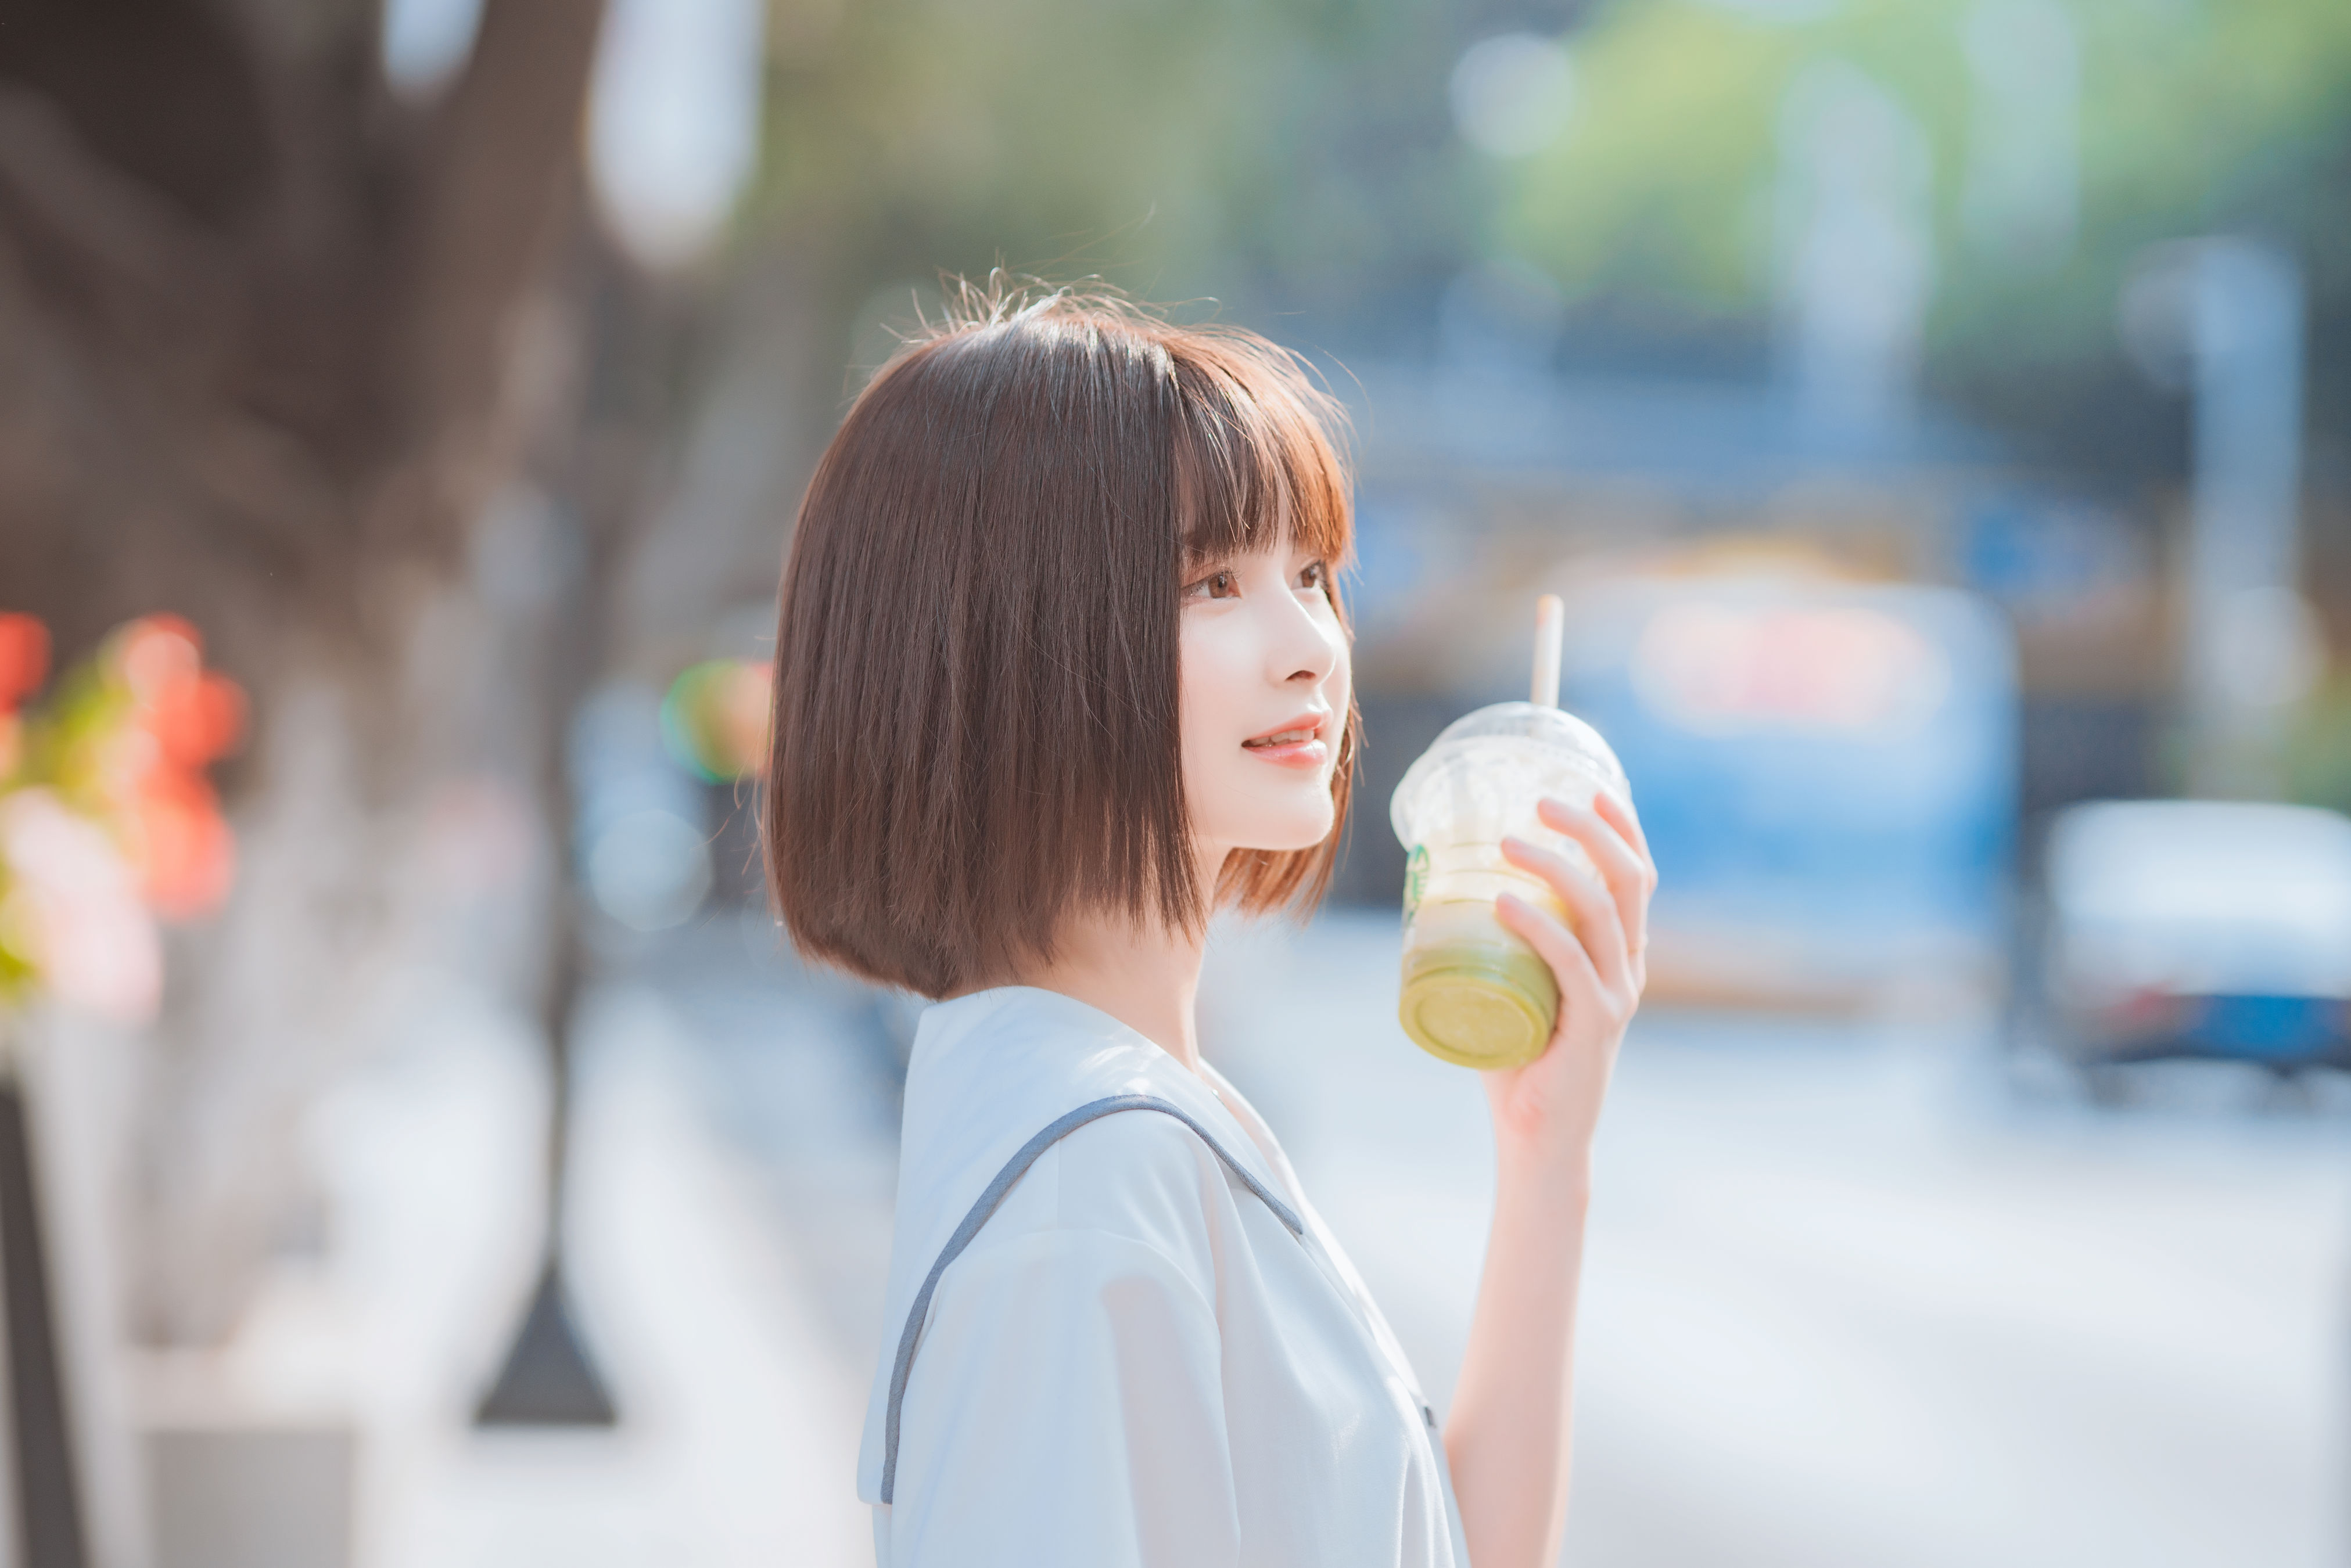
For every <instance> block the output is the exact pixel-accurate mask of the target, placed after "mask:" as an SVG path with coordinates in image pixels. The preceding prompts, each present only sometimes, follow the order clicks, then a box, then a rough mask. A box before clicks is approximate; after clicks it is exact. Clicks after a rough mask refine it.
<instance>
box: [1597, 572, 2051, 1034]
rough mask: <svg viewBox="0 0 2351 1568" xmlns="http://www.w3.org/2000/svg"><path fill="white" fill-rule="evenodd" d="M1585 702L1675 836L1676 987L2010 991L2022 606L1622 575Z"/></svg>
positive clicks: (1659, 834)
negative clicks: (2016, 612) (2016, 638)
mask: <svg viewBox="0 0 2351 1568" xmlns="http://www.w3.org/2000/svg"><path fill="white" fill-rule="evenodd" d="M1569 625H1570V628H1571V645H1570V655H1569V674H1568V684H1569V688H1570V693H1571V694H1570V696H1569V697H1568V699H1567V700H1568V702H1569V705H1570V706H1572V707H1573V708H1574V709H1575V711H1577V712H1579V713H1581V714H1583V716H1584V717H1585V718H1587V719H1589V720H1590V721H1591V722H1593V724H1595V725H1597V726H1598V727H1599V729H1600V731H1601V732H1602V733H1604V735H1606V736H1607V737H1608V739H1609V741H1610V742H1611V743H1612V744H1613V745H1614V747H1615V748H1616V752H1617V754H1618V755H1619V756H1620V757H1621V758H1622V759H1623V760H1624V763H1625V771H1626V773H1627V774H1629V775H1630V777H1631V779H1632V783H1633V790H1634V794H1635V799H1636V800H1637V801H1638V803H1639V806H1640V811H1641V817H1642V821H1643V824H1644V825H1645V826H1646V830H1647V832H1648V834H1649V838H1650V844H1651V847H1652V848H1653V850H1654V851H1655V853H1656V861H1657V868H1658V875H1659V888H1658V893H1657V897H1656V905H1655V907H1654V909H1653V912H1652V917H1651V918H1652V929H1653V931H1654V932H1655V945H1654V948H1653V952H1654V955H1655V956H1654V958H1653V961H1652V965H1651V986H1652V989H1653V991H1654V992H1657V993H1658V994H1660V995H1661V996H1667V997H1671V996H1676V995H1679V996H1683V997H1686V998H1692V999H1698V1000H1720V1001H1724V1002H1766V1003H1769V1002H1783V1003H1784V1002H1793V1003H1797V1004H1815V1005H1829V1006H1837V1005H1866V1004H1868V1003H1870V1002H1872V1001H1874V1000H1877V999H1880V998H1882V997H1883V996H1884V995H1885V994H1886V993H1887V992H1896V991H1900V990H1902V989H1904V988H1908V989H1910V990H1912V991H1914V992H1915V991H1916V990H1917V988H1919V987H1920V986H1922V985H1923V986H1926V987H1929V988H1934V989H1935V990H1936V991H1937V993H1938V994H1944V993H1947V992H1949V989H1950V988H1952V987H1954V986H1958V987H1962V988H1965V989H1966V990H1968V991H1970V992H1973V993H1978V994H1980V995H1982V996H1984V997H1985V998H1987V999H1989V998H1990V997H1991V996H1992V995H1994V994H1996V992H1997V989H1998V987H1999V984H2000V981H2001V969H2002V966H2003V963H2004V954H2005V949H2006V946H2007V942H2006V928H2007V916H2008V910H2009V908H2010V902H2011V900H2010V880H2011V862H2012V856H2013V850H2014V842H2015V830H2016V813H2017V805H2016V798H2017V782H2018V758H2017V743H2018V742H2017V698H2016V677H2015V659H2014V654H2013V649H2012V645H2011V637H2010V633H2009V630H2008V628H2007V625H2006V623H2005V621H2004V620H2003V619H2002V618H2001V616H2000V615H1999V614H1998V612H1997V611H1995V610H1994V609H1993V608H1992V607H1991V606H1990V605H1988V604H1987V603H1985V602H1984V601H1983V600H1981V599H1980V598H1977V597H1974V596H1972V595H1969V594H1965V593H1961V592H1959V591H1956V590H1953V589H1949V588H1940V587H1925V586H1919V585H1915V584H1888V583H1856V582H1849V581H1842V580H1837V579H1833V578H1826V577H1822V576H1689V577H1662V576H1660V577H1646V578H1635V579H1631V580H1618V581H1615V582H1612V583H1609V584H1607V585H1605V586H1604V587H1596V588H1594V589H1593V590H1592V591H1590V592H1587V593H1585V594H1583V595H1581V596H1579V597H1578V598H1577V599H1576V600H1575V601H1573V603H1572V605H1571V608H1570V613H1569Z"/></svg>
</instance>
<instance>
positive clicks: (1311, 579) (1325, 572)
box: [1298, 561, 1331, 593]
mask: <svg viewBox="0 0 2351 1568" xmlns="http://www.w3.org/2000/svg"><path fill="white" fill-rule="evenodd" d="M1298 586H1299V587H1301V588H1321V589H1322V591H1323V592H1325V593H1328V592H1330V590H1331V566H1330V563H1329V562H1327V561H1315V562H1313V563H1311V564H1310V565H1309V566H1307V568H1306V569H1305V570H1304V571H1302V572H1301V573H1299V574H1298Z"/></svg>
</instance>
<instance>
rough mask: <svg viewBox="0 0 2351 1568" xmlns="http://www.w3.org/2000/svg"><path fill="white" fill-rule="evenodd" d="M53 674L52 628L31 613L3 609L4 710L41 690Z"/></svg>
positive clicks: (0, 672)
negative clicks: (11, 611) (45, 681)
mask: <svg viewBox="0 0 2351 1568" xmlns="http://www.w3.org/2000/svg"><path fill="white" fill-rule="evenodd" d="M48 673H49V628H47V627H46V626H44V625H42V624H41V623H40V622H39V621H38V620H37V619H35V618H33V617H31V616H28V615H16V614H13V613H9V612H5V611H0V713H7V712H10V711H13V710H14V709H15V708H16V705H17V704H18V703H19V702H22V701H24V700H25V699H26V698H27V697H30V696H31V695H32V694H33V693H34V692H36V691H39V690H40V689H41V682H42V681H43V680H47V679H48Z"/></svg>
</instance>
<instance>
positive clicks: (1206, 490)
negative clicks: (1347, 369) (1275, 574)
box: [1174, 334, 1354, 570]
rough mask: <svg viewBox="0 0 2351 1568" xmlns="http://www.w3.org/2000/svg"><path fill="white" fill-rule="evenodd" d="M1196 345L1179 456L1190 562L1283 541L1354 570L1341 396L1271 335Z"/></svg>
mask: <svg viewBox="0 0 2351 1568" xmlns="http://www.w3.org/2000/svg"><path fill="white" fill-rule="evenodd" d="M1188 347H1189V348H1191V350H1192V351H1191V352H1190V353H1188V354H1186V355H1185V356H1184V357H1183V358H1181V359H1180V360H1179V361H1178V362H1177V364H1176V367H1175V376H1176V382H1177V387H1178V390H1179V397H1178V407H1179V409H1180V410H1181V413H1180V417H1179V420H1178V423H1177V428H1176V431H1175V453H1174V457H1175V468H1176V472H1177V476H1178V480H1179V504H1180V508H1181V511H1180V515H1181V517H1182V520H1183V529H1184V538H1183V545H1184V559H1185V562H1186V566H1197V565H1199V564H1201V563H1204V562H1208V561H1217V560H1223V559H1225V558H1227V557H1228V556H1238V555H1244V554H1247V553H1249V552H1251V551H1256V550H1270V549H1277V548H1280V547H1282V546H1285V545H1302V546H1303V547H1304V548H1306V549H1308V550H1310V551H1311V552H1313V553H1314V554H1315V555H1318V556H1323V557H1325V558H1326V559H1328V560H1329V561H1330V563H1331V565H1332V568H1333V569H1334V570H1335V569H1336V568H1338V567H1339V566H1343V564H1345V562H1346V560H1347V559H1348V556H1349V553H1350V552H1351V550H1352V549H1353V544H1354V529H1353V509H1352V508H1351V507H1350V505H1349V504H1348V499H1347V480H1346V470H1345V465H1344V462H1343V459H1342V457H1341V455H1340V452H1339V443H1340V441H1341V440H1343V437H1344V434H1345V431H1346V429H1347V421H1346V413H1345V410H1343V408H1342V407H1341V406H1340V404H1339V400H1337V399H1336V398H1333V397H1332V396H1331V394H1330V393H1329V392H1327V391H1325V390H1324V389H1322V388H1321V387H1319V386H1317V385H1316V384H1315V382H1314V380H1313V379H1312V377H1311V373H1310V372H1309V371H1308V369H1307V368H1306V366H1305V365H1304V364H1303V363H1302V362H1301V360H1300V359H1299V358H1297V357H1296V356H1295V355H1293V354H1291V353H1290V351H1288V350H1287V349H1283V348H1277V347H1275V346H1274V345H1272V344H1270V343H1268V342H1266V341H1265V340H1264V339H1262V338H1249V339H1239V338H1231V337H1221V336H1210V335H1206V334H1204V335H1203V336H1202V337H1200V338H1199V339H1197V340H1196V341H1195V342H1194V343H1193V344H1191V345H1188Z"/></svg>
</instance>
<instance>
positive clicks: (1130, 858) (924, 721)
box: [762, 286, 1359, 997]
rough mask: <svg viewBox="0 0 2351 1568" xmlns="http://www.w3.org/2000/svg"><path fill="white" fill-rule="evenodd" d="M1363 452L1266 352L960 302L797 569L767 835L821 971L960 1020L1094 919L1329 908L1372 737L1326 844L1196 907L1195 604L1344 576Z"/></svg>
mask: <svg viewBox="0 0 2351 1568" xmlns="http://www.w3.org/2000/svg"><path fill="white" fill-rule="evenodd" d="M1342 429H1343V427H1342V424H1341V414H1340V410H1339V407H1338V405H1337V403H1336V401H1335V400H1333V399H1332V397H1331V396H1330V395H1329V394H1328V393H1327V392H1326V391H1324V390H1322V389H1321V388H1320V387H1319V386H1318V385H1317V384H1316V383H1315V381H1314V380H1313V379H1311V376H1310V375H1309V373H1308V371H1307V369H1306V367H1305V366H1304V365H1303V363H1302V362H1301V360H1300V359H1299V358H1297V357H1296V356H1295V355H1292V354H1290V352H1288V351H1286V350H1284V349H1281V348H1277V347H1275V346H1274V345H1273V344H1271V343H1269V342H1267V341H1266V340H1265V339H1264V338H1262V337H1257V336H1256V335H1254V334H1252V333H1249V332H1245V331H1240V330H1237V329H1234V328H1230V327H1179V326H1175V325H1171V324H1170V323H1168V322H1166V321H1165V320H1163V319H1161V318H1159V317H1156V316H1155V315H1152V314H1151V313H1149V312H1146V311H1144V310H1143V309H1141V308H1139V307H1137V306H1133V305H1130V304H1127V303H1126V302H1124V301H1123V300H1122V299H1120V298H1118V297H1116V296H1110V295H1077V294H1072V293H1071V292H1069V291H1057V292H1044V291H1041V290H1036V289H1031V290H1029V291H1027V292H1026V293H1025V294H1024V293H1022V292H1014V291H1008V290H1006V289H1004V288H1002V287H1001V286H991V287H990V288H988V289H987V290H985V291H983V290H980V289H977V288H974V287H972V286H960V287H959V289H958V291H957V292H956V295H955V296H953V297H952V298H951V302H950V307H949V309H948V312H947V314H946V318H945V319H944V320H942V321H939V322H937V323H935V324H933V323H929V322H925V324H924V326H923V327H922V328H921V329H920V330H919V332H918V333H917V334H916V335H915V336H914V337H912V338H911V339H910V340H909V341H908V342H906V343H905V344H904V347H902V348H901V349H900V350H899V351H898V353H897V354H895V355H894V356H893V358H891V359H890V361H889V362H888V363H887V364H885V365H884V366H883V368H882V369H881V370H880V371H879V373H877V374H876V375H875V376H874V378H873V379H872V382H871V383H870V384H868V386H867V387H866V389H865V390H864V391H863V392H862V394H861V395H860V396H859V397H858V398H857V399H856V400H855V401H854V402H853V403H852V405H851V407H850V410H849V412H848V415H847V417H846V419H845V420H844V421H842V423H841V430H840V431H839V433H837V434H836V435H835V436H834V437H833V439H832V441H831V445H830V446H828V447H827V448H826V449H825V452H824V455H823V457H822V458H821V459H820V461H819V462H818V464H817V468H816V472H815V476H814V477H813V478H812V479H811V480H810V483H809V489H808V493H807V495H806V497H805V498H804V499H803V500H802V502H801V504H800V510H799V520H798V523H797V524H796V526H795V529H794V532H793V535H792V539H791V544H790V547H789V553H788V555H787V557H786V560H785V564H784V576H783V589H782V595H781V601H780V610H779V616H778V629H777V635H776V680H775V711H774V716H773V725H772V728H771V731H770V740H769V747H770V751H769V755H768V769H767V795H766V799H765V802H764V805H763V819H762V829H763V835H762V836H763V838H764V840H765V844H766V848H767V858H768V886H769V888H770V891H771V892H772V894H773V896H774V898H775V903H776V908H777V910H778V913H779V914H780V915H781V917H782V919H783V921H784V924H785V926H786V927H787V929H789V933H790V936H791V938H792V940H793V941H794V942H795V943H796V944H797V945H798V946H799V949H800V950H801V951H802V952H804V953H805V954H807V955H808V956H810V957H811V958H814V959H817V960H820V961H824V962H827V963H831V964H833V965H836V966H838V967H839V968H841V969H844V970H847V971H851V972H852V973H855V974H859V975H862V976H864V977H865V978H867V979H869V980H873V981H881V982H882V983H883V984H885V985H892V986H897V987H901V988H904V989H905V990H908V991H913V992H919V993H921V994H923V995H925V996H933V997H937V996H946V995H950V994H954V993H957V992H964V991H968V990H972V989H976V988H977V987H980V986H985V985H992V984H1001V983H1004V982H1005V981H1008V980H1009V979H1010V978H1011V977H1012V976H1013V975H1014V974H1015V973H1017V972H1018V971H1019V969H1020V967H1021V966H1022V965H1023V964H1024V962H1026V961H1034V960H1041V959H1049V958H1050V956H1051V954H1052V951H1053V941H1054V936H1055V933H1056V932H1057V931H1058V930H1059V929H1061V923H1062V921H1063V919H1065V917H1067V916H1068V915H1069V914H1070V913H1071V911H1072V910H1074V909H1094V910H1100V911H1103V912H1123V914H1125V915H1126V916H1128V917H1130V918H1133V919H1136V920H1138V921H1150V920H1159V921H1165V922H1167V923H1169V924H1171V925H1175V926H1178V927H1192V928H1196V927H1197V926H1198V925H1199V924H1200V923H1201V922H1203V921H1204V920H1205V919H1206V918H1207V913H1208V910H1209V909H1211V908H1212V907H1215V906H1218V905H1226V904H1230V905H1234V906H1238V908H1240V909H1246V910H1249V911H1251V912H1266V911H1270V910H1273V909H1280V908H1283V907H1285V906H1304V905H1307V904H1311V902H1312V901H1313V900H1314V899H1316V898H1320V897H1321V895H1322V890H1323V888H1325V887H1326V886H1327V885H1328V883H1329V881H1330V877H1331V871H1332V857H1333V855H1334V853H1335V849H1336V845H1337V840H1338V837H1339V828H1338V826H1336V824H1339V823H1343V821H1344V820H1345V815H1346V807H1347V796H1348V792H1349V788H1350V786H1351V784H1352V783H1353V773H1354V761H1355V753H1356V742H1355V736H1356V731H1357V729H1358V728H1359V721H1358V718H1357V715H1356V714H1355V713H1354V712H1353V711H1352V710H1351V711H1350V712H1349V714H1348V716H1347V718H1348V722H1347V729H1346V732H1345V735H1344V737H1343V740H1342V742H1341V745H1340V751H1339V762H1338V766H1337V767H1336V768H1335V770H1334V771H1333V774H1332V784H1331V794H1332V800H1333V802H1334V803H1335V804H1336V805H1337V807H1338V813H1337V816H1336V818H1334V826H1333V828H1332V833H1331V836H1330V837H1328V838H1326V839H1325V840H1324V841H1323V842H1322V843H1321V844H1319V845H1317V846H1314V847H1312V848H1310V849H1303V850H1298V851H1292V852H1271V851H1254V852H1250V851H1236V852H1235V853H1234V854H1233V855H1232V856H1231V857H1230V858H1229V859H1228V861H1227V863H1226V866H1225V867H1224V869H1223V871H1222V873H1221V874H1220V876H1219V877H1218V881H1217V887H1216V888H1214V889H1212V890H1208V891H1207V893H1206V894H1205V895H1204V890H1203V889H1202V888H1199V887H1197V886H1196V883H1197V881H1198V877H1197V876H1196V871H1195V866H1194V860H1193V857H1192V854H1191V850H1190V834H1189V826H1188V824H1189V818H1188V816H1187V815H1186V805H1185V800H1184V784H1183V750H1182V742H1181V737H1180V736H1179V734H1178V732H1177V723H1178V720H1177V715H1178V706H1177V687H1178V681H1179V671H1178V668H1177V653H1178V638H1179V631H1180V619H1179V617H1180V612H1181V607H1182V605H1181V594H1180V590H1181V587H1182V582H1183V579H1184V576H1185V573H1186V570H1187V569H1188V568H1189V567H1191V566H1194V565H1195V564H1197V563H1202V562H1207V561H1213V560H1217V559H1221V558H1224V557H1226V556H1232V555H1236V554H1239V553H1242V552H1245V551H1248V550H1250V549H1253V548H1257V547H1261V546H1270V545H1276V544H1278V543H1286V542H1289V541H1292V540H1294V541H1297V542H1298V543H1300V544H1302V545H1304V546H1305V547H1306V548H1308V549H1311V550H1312V551H1314V552H1315V553H1317V554H1319V555H1322V556H1325V557H1326V558H1327V559H1328V560H1329V561H1330V562H1331V564H1332V567H1333V569H1334V572H1335V569H1336V568H1337V567H1338V566H1340V565H1341V564H1343V561H1344V560H1345V559H1346V556H1347V553H1348V550H1349V547H1350V545H1351V543H1352V539H1353V514H1352V504H1351V500H1350V495H1349V483H1350V481H1349V473H1348V470H1347V466H1346V464H1345V462H1343V459H1342V457H1341V453H1340V446H1339V439H1340V432H1341V431H1342ZM1332 602H1333V607H1334V608H1337V609H1338V610H1339V613H1340V616H1341V619H1342V624H1344V617H1345V611H1344V607H1343V606H1340V605H1339V604H1338V596H1337V592H1336V589H1335V587H1334V588H1333V589H1332Z"/></svg>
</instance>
